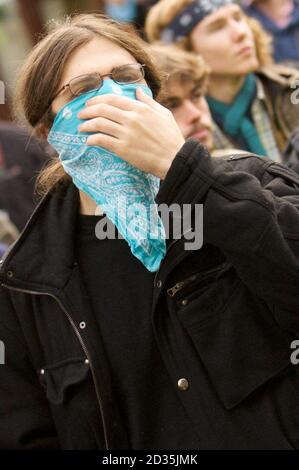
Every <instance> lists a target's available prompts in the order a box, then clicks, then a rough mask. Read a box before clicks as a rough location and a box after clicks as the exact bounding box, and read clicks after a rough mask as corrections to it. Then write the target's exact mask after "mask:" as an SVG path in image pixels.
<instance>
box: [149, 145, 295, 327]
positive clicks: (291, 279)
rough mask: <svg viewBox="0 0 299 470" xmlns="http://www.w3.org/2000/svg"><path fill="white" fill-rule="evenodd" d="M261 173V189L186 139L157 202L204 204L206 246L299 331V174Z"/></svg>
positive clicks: (274, 169)
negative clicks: (263, 178)
mask: <svg viewBox="0 0 299 470" xmlns="http://www.w3.org/2000/svg"><path fill="white" fill-rule="evenodd" d="M252 158H258V157H252ZM263 160H264V159H263ZM266 162H269V161H268V160H266ZM263 165H264V164H263ZM263 168H264V166H263ZM265 168H268V170H266V173H267V172H268V176H269V177H268V178H266V183H265V184H264V185H262V184H261V181H260V179H259V178H257V177H256V176H255V175H253V174H250V173H249V172H246V171H240V170H236V169H234V168H233V166H232V164H231V163H230V162H229V161H228V160H225V159H217V158H211V157H210V155H209V153H208V151H207V150H206V149H205V148H204V147H203V146H202V145H201V144H199V143H198V142H195V141H194V140H192V139H190V140H189V141H187V142H186V143H185V145H184V146H183V147H182V149H181V150H180V152H179V153H178V154H177V156H176V157H175V159H174V161H173V163H172V166H171V168H170V170H169V172H168V174H167V176H166V178H165V180H164V182H163V184H162V185H161V188H160V191H159V193H158V196H157V202H158V204H159V203H160V202H163V203H166V204H172V203H178V204H180V205H181V204H192V205H194V204H203V243H204V244H206V243H209V244H212V245H214V246H216V247H218V248H219V249H220V250H221V251H222V252H223V253H224V255H225V256H226V258H227V259H228V260H229V261H230V262H231V263H232V264H233V265H234V267H235V269H236V271H237V272H238V275H239V277H240V278H241V280H242V281H243V282H244V283H245V284H246V285H247V286H248V288H249V289H250V290H251V291H252V292H253V293H254V294H255V295H257V296H258V297H260V298H261V299H262V300H263V301H265V302H266V303H267V304H268V306H269V308H270V309H271V311H272V312H273V313H275V314H276V318H277V320H278V321H279V322H280V323H281V324H283V326H284V327H285V328H291V329H292V330H293V329H295V330H296V331H299V176H298V174H296V173H295V172H293V171H292V170H290V169H287V168H286V167H283V166H282V165H277V164H274V163H273V164H271V163H270V164H269V165H267V166H265ZM270 172H271V174H270Z"/></svg>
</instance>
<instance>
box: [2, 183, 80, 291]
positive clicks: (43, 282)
mask: <svg viewBox="0 0 299 470" xmlns="http://www.w3.org/2000/svg"><path fill="white" fill-rule="evenodd" d="M78 212H79V191H78V190H77V188H76V187H75V186H74V185H73V184H72V183H70V182H68V183H67V184H58V185H57V186H56V187H55V190H53V191H51V192H50V193H48V194H47V195H46V196H45V197H44V198H43V199H42V200H41V201H40V203H39V204H38V206H37V207H36V209H35V211H34V212H33V214H32V216H31V218H30V219H29V221H28V223H27V225H26V226H25V228H24V230H23V231H22V233H21V235H20V236H19V238H18V239H17V240H16V242H15V243H14V244H13V245H12V246H11V248H10V250H9V251H8V253H7V254H6V255H5V257H4V259H2V260H1V265H0V281H1V282H2V283H3V284H8V285H11V286H14V287H20V288H23V289H31V290H38V291H41V290H43V291H45V290H46V289H53V288H54V289H62V288H63V287H64V286H65V284H66V282H67V281H68V279H69V277H70V275H71V273H72V269H73V266H74V263H75V240H76V238H75V233H76V229H75V227H76V224H77V216H78Z"/></svg>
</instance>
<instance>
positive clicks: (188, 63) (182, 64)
mask: <svg viewBox="0 0 299 470" xmlns="http://www.w3.org/2000/svg"><path fill="white" fill-rule="evenodd" d="M149 52H150V54H151V57H152V60H153V62H154V64H155V66H156V67H157V68H158V69H159V70H160V72H161V73H163V74H165V78H164V80H163V84H162V88H161V92H160V93H159V95H158V101H160V102H163V100H164V99H165V98H167V95H168V92H167V88H168V85H169V83H171V82H173V81H176V82H179V83H181V84H184V83H185V82H186V81H188V82H192V83H193V85H194V87H198V88H201V89H202V91H203V93H205V91H206V88H207V82H208V77H209V71H210V69H209V67H208V66H207V64H206V63H205V62H204V60H203V59H202V57H201V56H200V55H199V54H194V53H192V52H188V51H184V50H182V49H179V48H177V47H176V46H174V45H165V44H162V43H156V44H153V45H152V46H151V48H150V50H149Z"/></svg>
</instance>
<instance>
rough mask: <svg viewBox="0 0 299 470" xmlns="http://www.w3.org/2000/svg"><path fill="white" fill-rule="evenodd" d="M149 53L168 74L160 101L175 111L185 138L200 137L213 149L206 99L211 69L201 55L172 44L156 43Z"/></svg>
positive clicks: (203, 142)
mask: <svg viewBox="0 0 299 470" xmlns="http://www.w3.org/2000/svg"><path fill="white" fill-rule="evenodd" d="M149 52H150V54H151V57H152V59H153V61H154V63H155V65H156V67H157V68H158V69H159V70H160V71H161V72H163V73H164V74H165V79H164V81H163V87H162V91H161V92H160V94H159V96H158V98H157V100H158V101H159V103H161V104H162V105H163V106H165V107H166V108H168V109H169V110H170V111H171V112H172V114H173V115H174V118H175V120H176V122H177V124H178V125H179V127H180V129H181V132H182V134H183V136H184V138H185V139H188V138H191V137H192V138H194V139H198V140H199V141H200V142H201V143H202V144H204V145H205V146H206V147H207V148H208V150H210V151H211V150H212V149H213V133H212V116H211V113H210V110H209V106H208V103H207V101H206V99H205V93H206V90H207V84H208V76H209V68H208V67H207V65H206V64H205V63H204V61H203V60H202V59H201V57H200V56H198V55H195V54H192V53H190V52H186V51H182V50H180V49H178V48H176V47H173V46H165V45H153V46H152V47H150V49H149Z"/></svg>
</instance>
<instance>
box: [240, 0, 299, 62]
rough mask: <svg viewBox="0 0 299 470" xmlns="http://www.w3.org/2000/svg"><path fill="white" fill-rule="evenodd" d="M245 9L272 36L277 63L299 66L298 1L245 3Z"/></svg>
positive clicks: (270, 0)
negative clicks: (291, 63) (296, 64)
mask: <svg viewBox="0 0 299 470" xmlns="http://www.w3.org/2000/svg"><path fill="white" fill-rule="evenodd" d="M243 8H244V10H245V12H246V13H247V14H248V15H249V16H252V17H253V18H256V19H257V20H258V21H260V22H261V24H262V25H263V27H264V28H265V29H266V30H267V31H268V32H269V33H270V34H271V35H272V37H273V46H274V50H273V54H274V58H275V61H276V62H286V61H288V62H289V61H294V62H298V65H299V2H298V0H253V1H249V2H246V1H245V2H244V5H243Z"/></svg>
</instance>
